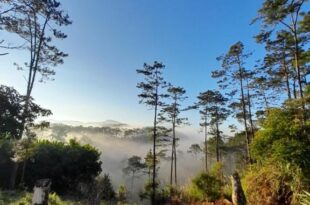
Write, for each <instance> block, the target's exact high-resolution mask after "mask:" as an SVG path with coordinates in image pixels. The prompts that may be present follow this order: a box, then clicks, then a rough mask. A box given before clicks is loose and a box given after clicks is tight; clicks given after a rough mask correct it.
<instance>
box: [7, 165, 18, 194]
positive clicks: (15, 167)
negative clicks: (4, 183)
mask: <svg viewBox="0 0 310 205" xmlns="http://www.w3.org/2000/svg"><path fill="white" fill-rule="evenodd" d="M18 165H19V164H18V162H13V165H12V173H11V176H10V185H9V188H10V189H11V190H13V189H14V188H15V185H16V176H17V171H18V167H19V166H18Z"/></svg>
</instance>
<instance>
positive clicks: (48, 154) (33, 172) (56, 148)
mask: <svg viewBox="0 0 310 205" xmlns="http://www.w3.org/2000/svg"><path fill="white" fill-rule="evenodd" d="M99 157H100V153H99V152H98V151H97V150H96V149H95V148H93V147H91V146H90V145H81V144H79V143H77V142H76V141H73V140H72V141H70V143H69V144H64V143H61V142H49V141H40V142H37V143H36V144H35V145H34V148H33V153H32V157H31V158H30V159H29V160H28V161H27V168H26V174H25V183H26V185H27V186H28V187H32V186H33V184H34V183H35V181H36V180H37V179H42V178H50V179H51V180H52V190H53V191H55V192H57V193H58V194H64V193H68V192H69V191H74V190H76V187H77V185H78V184H79V183H83V182H85V183H87V182H91V181H93V180H94V179H95V177H96V176H98V175H99V173H100V172H101V162H100V161H99Z"/></svg>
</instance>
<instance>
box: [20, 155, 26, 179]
mask: <svg viewBox="0 0 310 205" xmlns="http://www.w3.org/2000/svg"><path fill="white" fill-rule="evenodd" d="M26 167H27V160H24V161H23V168H22V174H21V178H20V184H23V183H24V181H25V173H26Z"/></svg>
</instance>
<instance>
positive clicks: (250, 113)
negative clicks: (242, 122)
mask: <svg viewBox="0 0 310 205" xmlns="http://www.w3.org/2000/svg"><path fill="white" fill-rule="evenodd" d="M247 98H248V109H249V121H250V126H251V134H252V139H254V134H255V130H254V123H253V119H252V105H251V95H250V88H249V82H248V79H247Z"/></svg>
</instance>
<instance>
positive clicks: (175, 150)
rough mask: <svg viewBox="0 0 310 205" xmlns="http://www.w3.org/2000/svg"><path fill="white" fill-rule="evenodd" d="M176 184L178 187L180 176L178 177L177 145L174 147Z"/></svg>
mask: <svg viewBox="0 0 310 205" xmlns="http://www.w3.org/2000/svg"><path fill="white" fill-rule="evenodd" d="M174 156H175V159H174V183H175V185H176V186H177V185H178V175H177V148H176V145H174Z"/></svg>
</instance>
